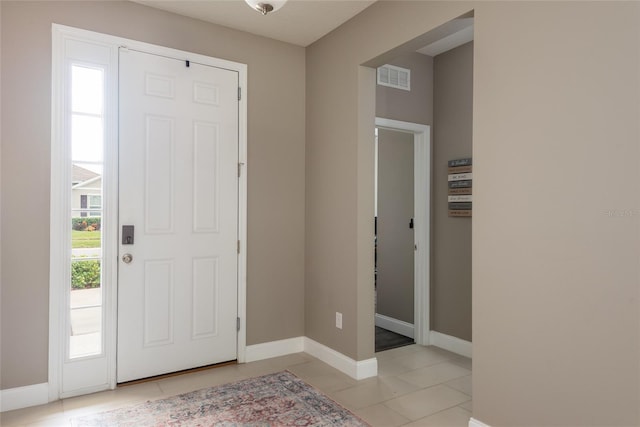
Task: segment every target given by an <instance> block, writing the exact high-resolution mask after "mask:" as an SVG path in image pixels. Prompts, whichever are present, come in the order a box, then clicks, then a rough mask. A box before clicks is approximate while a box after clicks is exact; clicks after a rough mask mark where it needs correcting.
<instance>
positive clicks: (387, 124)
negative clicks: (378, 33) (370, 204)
mask: <svg viewBox="0 0 640 427" xmlns="http://www.w3.org/2000/svg"><path fill="white" fill-rule="evenodd" d="M376 127H378V128H382V129H390V130H397V131H402V132H409V133H413V162H414V166H413V168H414V169H413V179H414V184H413V191H414V196H413V197H414V215H415V216H414V218H415V222H414V242H415V245H416V247H417V249H416V251H415V252H414V262H413V272H414V276H413V277H414V296H413V316H414V321H413V327H414V338H413V339H414V340H415V342H416V344H419V345H429V331H430V324H429V316H430V284H429V283H430V280H429V277H430V271H431V270H430V256H431V254H430V247H431V245H430V231H431V126H428V125H421V124H418V123H410V122H403V121H399V120H391V119H385V118H381V117H376Z"/></svg>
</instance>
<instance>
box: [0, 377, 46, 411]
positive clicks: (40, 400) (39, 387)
mask: <svg viewBox="0 0 640 427" xmlns="http://www.w3.org/2000/svg"><path fill="white" fill-rule="evenodd" d="M48 402H49V384H47V383H41V384H34V385H28V386H24V387H16V388H8V389H6V390H0V412H6V411H13V410H14V409H22V408H28V407H30V406H37V405H44V404H46V403H48Z"/></svg>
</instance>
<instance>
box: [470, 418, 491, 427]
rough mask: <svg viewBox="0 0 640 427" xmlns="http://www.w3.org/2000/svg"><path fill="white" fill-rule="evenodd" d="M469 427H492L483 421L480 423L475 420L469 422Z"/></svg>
mask: <svg viewBox="0 0 640 427" xmlns="http://www.w3.org/2000/svg"><path fill="white" fill-rule="evenodd" d="M469 427H491V426H490V425H489V424H485V423H483V422H482V421H478V420H476V419H475V418H471V419H470V420H469Z"/></svg>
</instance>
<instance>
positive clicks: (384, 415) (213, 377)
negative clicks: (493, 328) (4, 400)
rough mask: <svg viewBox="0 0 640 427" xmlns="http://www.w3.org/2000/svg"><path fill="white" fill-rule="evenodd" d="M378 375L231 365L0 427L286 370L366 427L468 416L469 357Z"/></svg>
mask: <svg viewBox="0 0 640 427" xmlns="http://www.w3.org/2000/svg"><path fill="white" fill-rule="evenodd" d="M376 357H377V358H378V373H379V375H378V377H376V378H369V379H366V380H361V381H356V380H354V379H352V378H350V377H348V376H347V375H345V374H343V373H342V372H340V371H338V370H336V369H334V368H332V367H330V366H329V365H327V364H325V363H323V362H321V361H319V360H318V359H315V358H314V357H312V356H309V355H308V354H305V353H297V354H291V355H288V356H282V357H276V358H273V359H268V360H262V361H259V362H252V363H246V364H241V365H230V366H224V367H220V368H216V369H211V370H206V371H201V372H195V373H190V374H185V375H180V376H175V377H170V378H165V379H159V380H155V381H150V382H146V383H142V384H137V385H131V386H126V387H119V388H117V389H116V390H111V391H105V392H101V393H95V394H91V395H87V396H80V397H75V398H70V399H65V400H62V401H57V402H53V403H50V404H48V405H42V406H36V407H33V408H25V409H19V410H15V411H9V412H4V413H2V414H1V415H0V425H2V426H5V427H10V426H70V425H71V419H72V418H75V417H78V416H82V415H86V414H91V413H94V412H101V411H107V410H110V409H115V408H120V407H123V406H129V405H134V404H137V403H142V402H145V401H147V400H155V399H161V398H165V397H170V396H174V395H176V394H180V393H186V392H189V391H193V390H198V389H201V388H205V387H211V386H215V385H219V384H224V383H228V382H233V381H238V380H242V379H245V378H250V377H255V376H259V375H264V374H268V373H272V372H278V371H281V370H284V369H288V370H289V371H291V372H293V373H294V374H295V375H297V376H298V377H299V378H301V379H303V380H304V381H306V382H307V383H309V384H311V385H313V386H314V387H316V388H318V389H319V390H321V391H323V392H324V393H326V394H327V395H329V396H330V397H331V398H333V399H334V400H335V401H337V402H338V403H340V404H342V405H343V406H345V407H346V408H348V409H350V410H351V411H353V412H354V413H355V414H357V415H358V416H360V417H361V418H362V419H364V420H365V421H367V422H368V423H369V424H371V425H372V426H374V427H375V426H385V427H394V426H402V425H406V426H443V427H444V426H461V427H462V426H464V427H467V426H468V425H469V418H470V417H471V360H470V359H467V358H465V357H461V356H458V355H456V354H453V353H450V352H448V351H445V350H442V349H439V348H436V347H421V346H418V345H410V346H406V347H400V348H395V349H393V350H387V351H384V352H380V353H377V354H376Z"/></svg>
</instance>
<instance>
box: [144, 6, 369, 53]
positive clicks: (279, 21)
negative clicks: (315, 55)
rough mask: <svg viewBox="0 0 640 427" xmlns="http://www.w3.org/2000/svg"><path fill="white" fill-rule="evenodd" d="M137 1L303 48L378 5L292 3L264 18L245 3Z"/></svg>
mask: <svg viewBox="0 0 640 427" xmlns="http://www.w3.org/2000/svg"><path fill="white" fill-rule="evenodd" d="M133 1H135V2H136V3H141V4H144V5H147V6H151V7H154V8H157V9H162V10H166V11H168V12H173V13H177V14H179V15H184V16H188V17H191V18H196V19H201V20H203V21H208V22H212V23H214V24H218V25H223V26H225V27H231V28H235V29H237V30H241V31H246V32H248V33H252V34H256V35H259V36H263V37H269V38H272V39H276V40H280V41H283V42H287V43H292V44H295V45H298V46H303V47H306V46H308V45H310V44H311V43H313V42H314V41H316V40H318V39H320V38H321V37H322V36H324V35H325V34H327V33H329V32H331V31H332V30H334V29H335V28H337V27H339V26H340V25H342V24H343V23H345V22H346V21H348V20H349V19H351V18H352V17H354V16H355V15H357V14H358V13H360V12H362V11H363V10H364V9H366V8H367V7H369V6H370V5H372V4H373V3H375V0H289V1H288V2H287V3H286V4H285V5H284V6H283V7H282V9H280V10H278V11H276V12H273V13H270V14H268V15H266V16H263V15H262V14H260V13H258V12H256V11H255V10H253V9H251V7H249V6H248V5H247V4H246V3H245V2H244V0H133Z"/></svg>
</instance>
